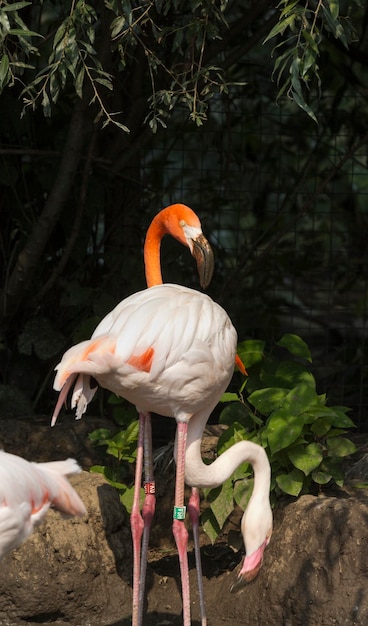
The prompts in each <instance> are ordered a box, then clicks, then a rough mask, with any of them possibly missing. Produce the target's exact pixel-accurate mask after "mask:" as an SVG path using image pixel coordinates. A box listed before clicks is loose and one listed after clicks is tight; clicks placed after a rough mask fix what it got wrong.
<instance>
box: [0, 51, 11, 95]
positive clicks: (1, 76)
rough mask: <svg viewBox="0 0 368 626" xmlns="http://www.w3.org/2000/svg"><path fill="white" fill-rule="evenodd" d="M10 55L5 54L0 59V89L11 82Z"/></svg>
mask: <svg viewBox="0 0 368 626" xmlns="http://www.w3.org/2000/svg"><path fill="white" fill-rule="evenodd" d="M8 72H9V57H8V55H7V54H3V56H2V57H1V60H0V89H3V88H4V87H5V85H6V84H7V83H8V82H9V79H10V75H9V74H8Z"/></svg>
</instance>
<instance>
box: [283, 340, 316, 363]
mask: <svg viewBox="0 0 368 626" xmlns="http://www.w3.org/2000/svg"><path fill="white" fill-rule="evenodd" d="M276 345H277V346H280V347H282V348H286V349H287V350H288V351H289V352H290V354H293V355H294V356H297V357H300V358H302V359H306V360H307V361H309V362H310V363H311V362H312V357H311V353H310V350H309V348H308V346H307V344H306V343H305V341H304V340H303V339H302V338H301V337H299V336H298V335H293V334H292V333H285V335H283V336H282V337H281V339H280V340H279V341H277V342H276Z"/></svg>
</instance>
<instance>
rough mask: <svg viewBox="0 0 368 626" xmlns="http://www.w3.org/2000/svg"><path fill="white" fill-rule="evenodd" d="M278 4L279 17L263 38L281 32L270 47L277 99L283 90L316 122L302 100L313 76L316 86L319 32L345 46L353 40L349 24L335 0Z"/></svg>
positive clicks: (290, 1) (270, 37) (319, 50)
mask: <svg viewBox="0 0 368 626" xmlns="http://www.w3.org/2000/svg"><path fill="white" fill-rule="evenodd" d="M357 4H358V2H357ZM278 7H279V8H280V9H281V13H280V17H279V20H278V22H277V24H276V25H275V26H274V28H273V29H272V30H271V32H270V33H269V34H268V36H267V37H266V39H265V42H266V41H269V40H270V39H273V38H274V37H277V36H279V35H282V39H281V41H280V42H279V43H278V44H277V45H276V46H275V48H274V50H273V55H274V56H275V57H276V61H275V66H274V71H273V75H277V84H278V85H281V86H280V90H279V93H278V98H279V97H280V96H281V95H283V94H284V93H285V92H286V93H287V94H288V96H290V98H291V99H292V100H294V101H295V102H296V104H297V105H298V106H299V107H300V108H301V109H303V110H304V111H305V112H306V113H308V115H309V116H310V117H311V118H312V119H313V120H314V121H315V122H317V118H316V116H315V114H314V112H313V110H312V109H311V107H310V106H309V105H308V103H307V102H306V97H305V91H306V89H309V88H310V84H311V82H312V79H313V78H314V79H315V80H316V82H317V84H318V87H320V83H321V80H320V75H319V67H318V57H319V56H320V53H321V44H322V43H323V40H324V36H323V31H325V32H326V33H327V36H328V35H332V36H333V37H334V38H335V39H336V40H338V41H339V42H341V43H342V44H343V46H344V47H345V48H346V49H348V48H349V45H350V44H351V42H352V41H353V40H354V39H356V33H355V31H354V27H353V24H352V22H351V21H350V18H349V16H348V15H341V14H340V7H339V2H338V1H336V0H318V2H313V3H312V2H308V1H307V2H305V3H304V4H300V3H299V2H298V0H281V2H279V4H278Z"/></svg>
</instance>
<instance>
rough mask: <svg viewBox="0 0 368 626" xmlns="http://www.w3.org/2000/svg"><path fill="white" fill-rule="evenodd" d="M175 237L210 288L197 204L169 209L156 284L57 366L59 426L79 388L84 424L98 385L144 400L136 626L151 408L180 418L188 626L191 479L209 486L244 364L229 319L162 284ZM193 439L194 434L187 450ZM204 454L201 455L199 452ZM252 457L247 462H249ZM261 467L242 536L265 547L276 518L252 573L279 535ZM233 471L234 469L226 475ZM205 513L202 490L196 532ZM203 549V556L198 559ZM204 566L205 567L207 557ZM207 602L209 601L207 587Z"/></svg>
mask: <svg viewBox="0 0 368 626" xmlns="http://www.w3.org/2000/svg"><path fill="white" fill-rule="evenodd" d="M166 233H168V234H170V235H172V236H173V237H175V238H176V239H178V240H179V241H180V242H181V243H182V244H184V245H185V246H187V247H189V249H190V251H191V253H192V255H193V256H194V257H195V258H196V260H197V265H198V271H199V274H200V276H201V284H202V286H205V285H206V284H208V282H209V280H210V278H211V275H212V270H213V255H212V251H211V248H210V246H209V244H208V242H207V240H206V239H205V238H204V235H203V233H202V230H201V224H200V221H199V219H198V217H197V216H196V214H195V213H194V212H193V211H192V210H191V209H189V207H186V206H185V205H182V204H175V205H171V206H170V207H167V208H166V209H163V210H162V211H161V212H160V213H159V214H158V215H156V217H155V218H154V220H153V221H152V223H151V225H150V227H149V229H148V231H147V236H146V241H145V247H144V259H145V269H146V279H147V285H148V287H149V288H148V289H145V290H143V291H140V292H138V293H136V294H133V295H131V296H129V297H128V298H126V299H125V300H123V301H122V302H121V303H120V304H118V305H117V307H116V308H115V309H114V310H113V311H112V312H111V313H109V314H108V315H107V316H106V317H105V318H104V319H103V320H102V321H101V323H100V324H99V325H98V326H97V328H96V330H95V332H94V333H93V335H92V337H91V339H90V340H88V341H84V342H81V343H79V344H77V345H76V346H73V347H72V348H70V349H69V350H68V351H67V352H66V353H65V354H64V356H63V358H62V360H61V362H60V363H59V365H58V366H57V367H56V370H57V375H56V377H55V382H54V388H55V389H56V390H57V391H60V395H59V400H58V403H57V405H56V408H55V412H54V416H53V418H52V424H55V422H56V419H57V416H58V414H59V411H60V408H61V406H62V404H63V402H64V401H65V399H66V397H67V394H68V391H69V389H70V388H71V387H72V386H73V384H74V383H75V384H74V392H73V395H72V401H71V404H72V408H76V417H77V418H81V417H82V415H83V414H84V413H85V411H86V408H87V405H88V403H89V402H90V400H91V399H92V397H93V396H94V394H95V391H96V381H97V383H98V384H99V385H101V386H102V387H104V388H106V389H109V390H110V391H112V392H114V393H116V394H117V395H118V396H121V397H124V398H125V399H127V400H129V401H130V402H132V403H133V404H135V405H136V407H137V410H138V413H139V422H140V430H139V440H138V450H137V469H136V481H135V487H136V489H135V498H134V503H133V509H132V515H131V525H132V535H133V550H134V575H133V615H132V618H133V626H137V625H139V626H140V625H141V622H142V605H143V591H142V587H143V585H144V573H143V574H142V571H143V572H145V558H144V559H143V555H144V557H146V554H145V552H143V550H142V565H143V567H142V568H141V564H140V563H141V562H140V549H141V538H142V533H143V543H142V546H143V547H144V546H145V545H146V538H147V535H148V532H149V527H150V524H151V519H152V516H153V511H154V498H155V496H154V483H153V476H152V463H151V449H150V446H151V431H150V412H151V411H154V412H156V413H159V414H160V415H164V416H168V417H174V418H175V419H176V421H177V435H176V444H175V456H176V464H177V470H176V484H175V505H174V515H173V517H174V519H173V534H174V537H175V541H176V544H177V548H178V554H179V561H180V570H181V578H182V596H183V620H184V626H189V625H190V596H189V572H188V560H187V541H188V533H187V531H186V528H185V526H184V519H185V512H186V508H185V506H184V476H186V479H187V481H188V483H189V484H191V485H193V486H194V487H196V486H201V485H202V484H203V482H201V478H202V477H201V471H203V467H202V468H201V467H200V466H199V464H198V458H197V457H196V454H197V452H196V453H194V451H195V450H196V446H195V445H194V444H195V441H196V437H197V438H199V439H198V441H200V438H201V436H202V432H203V428H204V425H205V423H206V422H207V419H208V417H209V415H210V413H211V411H212V409H213V408H214V406H215V405H216V404H217V402H218V400H219V399H220V397H221V395H222V394H223V392H224V391H225V389H226V388H227V386H228V384H229V382H230V379H231V377H232V374H233V370H234V362H235V360H236V344H237V335H236V331H235V329H234V327H233V325H232V323H231V321H230V319H229V317H228V315H227V313H226V312H225V311H224V310H223V309H222V308H221V307H220V306H219V305H218V304H216V303H215V302H213V301H212V300H211V299H210V298H209V297H208V296H207V295H205V294H203V293H199V292H197V291H194V290H192V289H188V288H186V287H182V286H179V285H172V284H164V285H163V284H162V276H161V268H160V244H161V240H162V237H163V236H164V235H165V234H166ZM192 423H193V426H191V424H192ZM187 436H189V438H188V445H187ZM143 450H145V463H144V465H145V492H146V498H145V503H144V505H143V510H142V515H143V518H142V516H141V515H140V512H139V489H140V484H141V474H142V468H143ZM253 452H254V451H253ZM198 454H199V459H200V453H199V452H198ZM260 454H261V453H260ZM223 456H224V455H223ZM195 458H197V461H196V467H197V470H198V468H199V470H200V471H199V472H198V471H197V472H194V473H192V472H191V470H190V468H188V462H189V463H191V462H192V461H193V460H194V459H195ZM226 458H228V457H226ZM244 460H245V459H244V458H242V461H244ZM218 461H220V459H218ZM218 461H216V463H218ZM252 461H254V469H255V472H256V473H257V474H258V480H257V478H256V481H255V484H256V488H255V490H254V491H255V493H254V498H253V502H251V501H250V503H249V504H250V505H251V504H252V506H248V508H247V511H246V514H247V513H248V520H249V521H247V520H245V521H244V524H243V523H242V530H243V527H244V528H245V526H246V527H247V528H246V531H247V533H246V532H245V530H243V535H244V537H245V534H247V535H248V536H249V537H251V538H252V542H251V544H252V548H253V545H254V544H255V543H256V538H255V535H257V531H256V530H255V529H254V526H255V524H258V523H259V519H258V518H259V517H262V516H263V517H266V519H267V520H268V521H270V517H271V523H270V524H268V528H267V531H265V532H264V533H263V534H262V529H263V524H262V523H261V524H260V528H261V531H260V533H259V534H260V535H262V536H261V538H260V543H259V544H257V546H256V548H255V551H258V552H257V555H256V556H255V557H254V563H253V564H252V567H251V568H249V567H248V565H249V563H248V561H247V563H246V571H247V572H249V571H250V572H252V573H253V575H255V573H257V571H258V570H257V567H258V569H259V567H260V563H261V561H262V555H263V550H264V547H265V545H266V542H267V540H268V538H269V535H270V528H271V526H272V515H270V509H269V501H268V491H269V465H268V461H267V462H266V460H265V459H263V464H262V462H261V461H260V457H257V458H256V455H254V458H253V457H252V458H251V459H250V462H252ZM239 462H240V461H238V463H237V464H239ZM186 465H187V467H186ZM265 466H266V469H267V471H265V469H264V467H265ZM217 467H219V465H217ZM232 471H233V470H231V471H229V473H228V474H227V476H228V475H230V474H231V472H232ZM227 476H225V477H224V478H223V479H222V480H221V476H220V473H219V474H218V475H217V478H218V483H221V482H223V480H225V478H226V477H227ZM262 477H263V481H262V480H261V479H262ZM267 481H268V482H267ZM205 482H206V481H205ZM207 483H208V479H207ZM218 483H217V484H218ZM208 484H209V483H208ZM260 493H261V495H262V496H263V497H262V498H260ZM260 501H262V506H263V504H264V501H266V504H265V508H266V513H265V512H264V511H263V510H262V506H261V504H260ZM198 507H199V503H198V492H197V490H196V489H194V490H193V493H192V497H191V499H190V502H189V510H190V513H191V517H192V519H193V521H194V523H195V525H196V528H197V527H198ZM263 517H262V522H263ZM244 518H245V515H244ZM198 552H199V550H198V551H197V555H198ZM253 553H254V551H253ZM250 555H251V553H250V552H249V550H247V557H246V558H247V559H248V557H249V558H250ZM198 564H199V565H200V560H199V561H198ZM141 570H142V571H141ZM199 582H200V581H199ZM200 597H202V600H203V593H202V591H201V587H200ZM201 613H202V624H203V625H205V624H206V617H205V613H204V604H203V601H202V602H201Z"/></svg>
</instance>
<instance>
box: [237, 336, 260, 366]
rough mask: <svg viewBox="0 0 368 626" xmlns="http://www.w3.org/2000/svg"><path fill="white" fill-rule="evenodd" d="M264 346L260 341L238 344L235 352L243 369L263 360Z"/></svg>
mask: <svg viewBox="0 0 368 626" xmlns="http://www.w3.org/2000/svg"><path fill="white" fill-rule="evenodd" d="M265 345H266V342H265V341H262V340H260V339H246V340H245V341H242V342H241V343H239V344H238V348H237V352H238V355H239V356H240V358H241V360H242V361H243V363H244V366H245V368H248V367H251V366H252V365H254V364H255V363H259V362H260V361H262V360H263V358H264V348H265Z"/></svg>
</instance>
